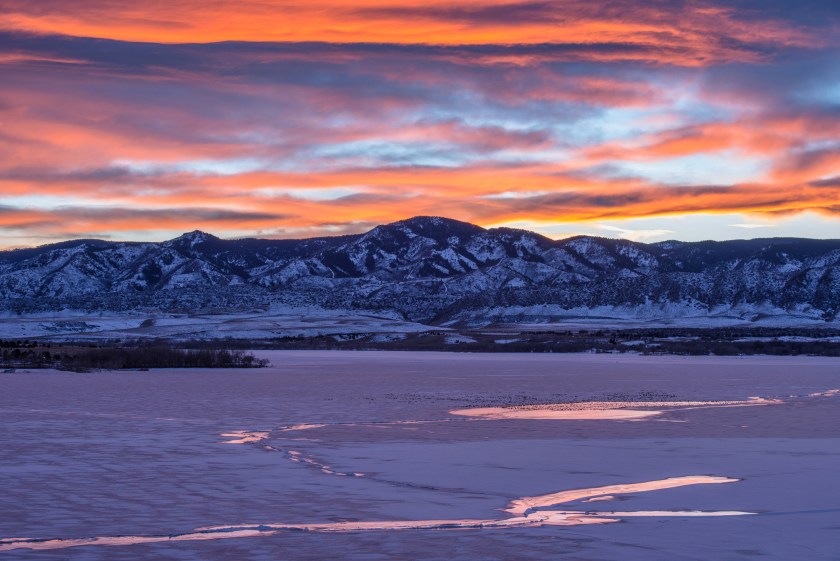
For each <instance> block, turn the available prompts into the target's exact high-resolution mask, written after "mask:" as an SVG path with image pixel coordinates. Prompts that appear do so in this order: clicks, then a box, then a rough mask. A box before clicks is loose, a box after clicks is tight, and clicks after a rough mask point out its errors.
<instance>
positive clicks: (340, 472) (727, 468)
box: [0, 351, 840, 561]
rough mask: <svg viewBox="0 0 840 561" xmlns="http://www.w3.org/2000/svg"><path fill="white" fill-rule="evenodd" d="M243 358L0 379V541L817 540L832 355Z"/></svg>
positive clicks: (828, 487) (774, 549)
mask: <svg viewBox="0 0 840 561" xmlns="http://www.w3.org/2000/svg"><path fill="white" fill-rule="evenodd" d="M260 354H261V355H264V356H265V357H266V358H269V359H270V360H272V362H273V366H272V367H270V368H266V369H253V370H212V371H202V370H153V371H151V372H100V373H92V374H74V373H62V372H53V371H31V372H20V371H19V372H16V373H13V374H0V426H2V427H3V431H0V447H2V450H3V465H2V473H3V476H4V481H6V482H7V483H6V484H4V490H3V508H2V509H0V558H9V559H15V560H27V559H46V558H49V559H73V560H76V559H82V560H100V559H101V560H105V559H107V560H111V559H117V560H121V559H130V560H132V561H133V560H145V559H177V560H187V559H190V560H192V559H195V560H199V559H200V560H208V561H213V560H223V559H249V560H262V559H265V560H274V559H292V560H294V559H396V558H400V559H432V560H438V559H440V560H444V559H447V560H448V559H457V560H461V559H463V560H474V559H540V560H545V559H557V558H569V559H599V560H612V559H615V560H618V559H621V560H631V561H632V560H635V559H638V560H673V559H752V558H755V557H760V558H764V559H780V560H781V559H784V560H788V559H801V558H807V559H809V560H811V559H813V560H834V559H837V523H836V521H837V518H838V515H840V506H838V505H840V488H839V487H838V486H837V485H836V474H837V473H838V472H840V434H838V432H837V426H838V425H840V393H838V391H836V390H838V388H840V359H832V358H806V357H780V358H770V357H696V358H687V357H646V356H636V355H632V356H627V355H622V356H617V355H530V354H525V355H523V354H503V353H498V354H491V355H474V354H458V353H402V352H336V351H332V352H327V351H322V352H312V351H268V352H264V353H260ZM756 398H762V399H763V400H764V401H760V400H758V399H756ZM540 404H543V407H540V406H539V405H540ZM544 404H549V405H544ZM475 408H484V409H485V410H486V409H488V408H496V409H495V410H496V411H499V410H501V411H542V410H546V411H550V412H551V413H552V415H550V416H549V417H551V418H542V417H540V416H539V415H538V416H532V417H531V418H499V416H498V415H495V416H494V415H481V416H478V417H476V416H471V415H463V414H453V412H459V411H463V410H467V411H470V410H473V409H475ZM615 410H618V411H631V412H632V411H639V410H644V411H653V412H655V414H646V415H619V416H617V417H611V416H610V415H603V414H601V413H602V412H604V411H615ZM564 411H575V412H580V411H583V412H587V411H588V412H598V413H597V414H589V415H573V416H571V417H572V418H569V416H568V415H563V414H559V415H555V413H557V412H564ZM526 417H527V416H526ZM581 417H583V418H581ZM716 483H717V484H716ZM301 530H307V531H301ZM43 550H46V551H43ZM803 556H804V557H803Z"/></svg>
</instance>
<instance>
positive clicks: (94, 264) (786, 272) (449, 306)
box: [0, 216, 840, 323]
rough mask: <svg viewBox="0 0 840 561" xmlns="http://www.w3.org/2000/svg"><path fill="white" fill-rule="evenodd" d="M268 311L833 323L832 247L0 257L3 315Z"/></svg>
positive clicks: (609, 243)
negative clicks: (728, 313)
mask: <svg viewBox="0 0 840 561" xmlns="http://www.w3.org/2000/svg"><path fill="white" fill-rule="evenodd" d="M275 304H282V305H287V306H297V305H300V306H318V307H322V308H327V309H366V310H388V311H392V312H396V313H398V314H400V315H402V316H403V317H405V318H407V319H411V320H418V321H425V322H436V323H446V322H453V321H481V318H482V317H488V318H489V317H494V318H496V319H498V320H500V321H504V320H506V319H512V320H514V321H519V320H521V321H543V320H545V321H548V320H550V319H551V318H553V317H562V316H564V314H584V313H589V312H588V311H595V310H610V309H612V310H614V313H617V314H630V315H633V314H635V315H636V316H638V317H647V318H651V319H655V318H657V317H668V316H672V315H675V314H676V315H685V314H690V315H697V316H703V315H704V314H707V315H711V314H716V313H721V310H735V312H733V313H739V314H742V315H744V314H746V315H747V316H749V315H750V314H754V315H762V314H768V313H769V314H775V315H779V316H784V315H786V314H787V315H791V316H797V317H800V316H801V317H808V318H812V319H813V320H815V321H833V320H834V318H835V317H836V314H837V310H838V309H840V240H824V239H808V238H756V239H751V240H729V241H722V242H718V241H701V242H682V241H677V240H668V241H663V242H656V243H651V244H645V243H641V242H632V241H629V240H622V239H614V238H600V237H595V236H575V237H571V238H566V239H562V240H552V239H550V238H547V237H545V236H541V235H539V234H536V233H533V232H529V231H527V230H520V229H513V228H490V229H485V228H482V227H480V226H476V225H474V224H470V223H468V222H461V221H457V220H452V219H447V218H443V217H431V216H418V217H413V218H409V219H406V220H401V221H397V222H393V223H390V224H384V225H380V226H376V227H375V228H372V229H371V230H369V231H367V232H364V233H360V234H350V235H342V236H328V237H316V238H304V239H259V238H240V239H232V240H225V239H221V238H218V237H216V236H214V235H212V234H209V233H207V232H202V231H199V230H194V231H192V232H186V233H184V234H182V235H181V236H178V237H176V238H173V239H172V240H167V241H163V242H110V241H104V240H68V241H66V242H59V243H57V244H48V245H45V246H39V247H36V248H26V249H17V250H8V251H4V252H2V253H0V308H2V309H4V310H9V311H14V312H18V313H28V312H42V311H50V310H61V309H81V310H87V311H96V310H112V311H124V310H135V309H144V310H160V311H183V310H186V311H241V310H246V309H249V310H250V309H260V308H265V307H267V306H271V305H275ZM505 310H508V311H510V313H506V312H505ZM522 310H531V311H530V312H522ZM540 310H543V311H540ZM506 314H507V315H506Z"/></svg>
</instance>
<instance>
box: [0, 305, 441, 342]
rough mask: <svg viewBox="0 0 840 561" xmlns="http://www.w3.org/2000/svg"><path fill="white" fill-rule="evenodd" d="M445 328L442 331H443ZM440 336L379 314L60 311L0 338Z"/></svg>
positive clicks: (13, 322) (10, 323) (4, 319)
mask: <svg viewBox="0 0 840 561" xmlns="http://www.w3.org/2000/svg"><path fill="white" fill-rule="evenodd" d="M444 329H445V328H444ZM431 330H436V331H440V330H441V328H440V327H430V326H427V325H423V324H420V323H415V322H410V321H405V320H403V319H399V318H398V317H397V316H395V315H387V314H382V313H381V312H364V311H352V312H351V311H342V310H324V309H321V308H288V309H284V308H277V309H273V310H270V311H267V312H253V313H242V314H220V315H212V314H189V315H188V314H171V315H170V314H159V313H156V314H141V313H125V314H117V313H113V312H102V313H95V314H86V313H81V312H77V313H72V312H64V313H61V314H50V313H40V314H33V315H25V316H18V315H14V314H5V315H3V316H0V338H30V337H31V338H36V337H37V338H48V339H51V340H55V341H61V340H75V341H78V340H90V341H95V340H112V339H121V340H125V339H156V338H165V339H170V340H175V341H196V340H208V339H228V338H230V339H274V338H278V337H315V336H319V335H342V334H350V333H385V334H401V333H402V334H404V333H418V332H424V331H431Z"/></svg>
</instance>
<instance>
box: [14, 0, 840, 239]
mask: <svg viewBox="0 0 840 561" xmlns="http://www.w3.org/2000/svg"><path fill="white" fill-rule="evenodd" d="M838 31H840V8H838V6H837V4H836V2H832V1H818V0H815V1H805V2H801V3H798V4H795V5H794V4H792V3H789V2H782V1H781V0H743V1H739V2H722V1H713V0H709V1H693V0H689V1H687V2H676V1H671V0H656V1H653V2H639V1H619V0H615V1H604V2H587V1H583V0H563V1H557V2H550V1H540V0H537V1H514V0H504V1H500V0H490V1H486V0H482V1H477V0H461V1H456V2H443V1H429V2H424V3H422V4H415V5H411V6H410V7H407V6H406V5H405V4H404V3H400V2H395V1H393V0H361V1H357V2H352V3H347V2H338V1H333V0H314V1H307V2H298V1H285V2H283V1H275V0H244V1H241V2H228V1H223V0H220V1H210V2H196V1H194V0H174V1H167V2H162V1H159V0H146V1H144V2H137V1H135V0H124V1H119V2H116V1H113V0H91V1H86V2H78V3H67V2H60V1H56V0H44V1H39V2H24V1H19V0H10V1H3V0H0V83H2V87H0V149H2V151H3V153H4V155H5V157H4V158H2V160H0V232H2V237H3V240H2V244H0V245H2V246H3V247H5V248H8V247H20V246H29V245H40V244H44V243H50V242H55V241H60V240H64V239H69V238H77V237H85V238H88V237H99V238H104V239H137V240H160V239H165V238H169V237H173V236H175V235H178V234H179V233H181V232H184V231H188V230H193V229H202V230H207V231H210V232H213V233H215V234H216V235H219V236H221V237H243V236H257V237H305V236H311V235H324V234H338V233H348V232H359V231H364V230H366V229H369V228H370V227H372V226H374V225H376V224H380V223H385V222H392V221H395V220H399V219H403V218H406V217H409V216H413V215H420V214H423V215H442V216H447V217H451V218H455V219H459V220H465V221H470V222H474V223H476V224H480V225H482V226H486V227H491V226H498V225H509V226H518V227H526V228H529V229H533V230H535V231H538V232H541V233H543V234H545V235H548V236H550V237H564V236H569V235H573V234H580V233H588V234H595V235H600V236H614V237H626V238H629V239H637V240H641V241H657V240H664V239H685V240H695V239H709V238H713V239H728V238H745V237H765V236H781V235H785V236H803V237H805V236H808V237H840V229H838V226H840V220H839V219H838V217H840V66H838V65H837V57H838V54H840V34H838Z"/></svg>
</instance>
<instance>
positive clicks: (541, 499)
mask: <svg viewBox="0 0 840 561" xmlns="http://www.w3.org/2000/svg"><path fill="white" fill-rule="evenodd" d="M736 481H738V479H732V478H728V477H715V476H707V475H692V476H685V477H671V478H668V479H661V480H658V481H646V482H642V483H626V484H619V485H607V486H604V487H593V488H587V489H572V490H568V491H559V492H557V493H550V494H547V495H538V496H534V497H523V498H520V499H515V500H513V501H511V502H510V504H509V505H508V506H507V507H506V508H505V509H503V510H504V512H507V513H508V514H511V515H512V516H511V517H509V518H502V519H498V520H491V519H487V520H482V519H452V520H447V519H444V520H396V521H394V520H391V521H360V522H323V523H314V524H286V523H273V524H243V525H236V526H210V527H204V528H196V529H195V530H193V531H192V532H187V533H184V534H174V535H165V536H164V535H158V536H113V537H108V536H104V537H93V538H79V539H65V540H62V539H32V538H10V539H0V551H10V550H14V549H36V550H42V549H64V548H68V547H79V546H87V545H112V546H117V545H133V544H144V543H157V542H175V541H190V540H216V539H224V538H246V537H253V536H268V535H274V534H277V533H279V532H281V531H307V532H364V531H384V530H391V531H393V530H418V529H439V530H447V529H466V528H475V529H478V528H488V529H492V528H511V527H526V526H580V525H584V524H608V523H611V522H619V521H620V520H621V519H622V518H624V517H632V516H741V515H747V514H753V513H749V512H740V511H711V512H709V511H697V510H690V511H636V512H582V511H575V510H538V509H540V508H543V507H550V506H554V505H559V504H563V503H569V502H573V501H577V500H580V499H585V498H590V497H600V498H601V500H606V499H608V498H614V497H613V496H611V495H610V494H624V493H641V492H645V491H656V490H659V489H672V488H675V487H683V486H686V485H700V484H707V483H734V482H736Z"/></svg>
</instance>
